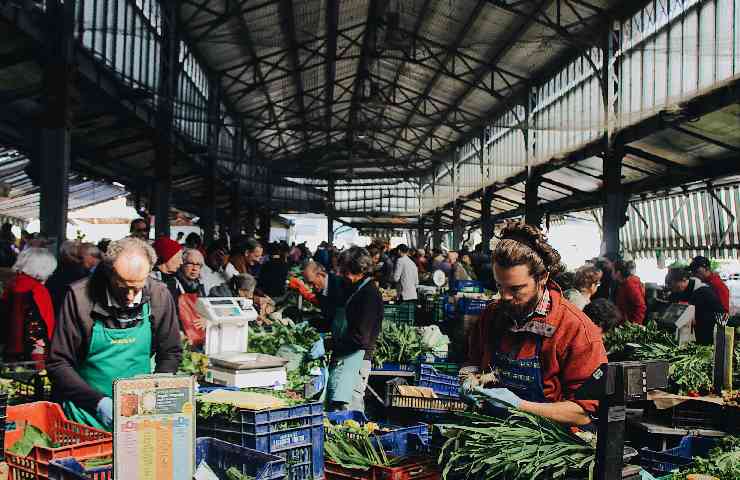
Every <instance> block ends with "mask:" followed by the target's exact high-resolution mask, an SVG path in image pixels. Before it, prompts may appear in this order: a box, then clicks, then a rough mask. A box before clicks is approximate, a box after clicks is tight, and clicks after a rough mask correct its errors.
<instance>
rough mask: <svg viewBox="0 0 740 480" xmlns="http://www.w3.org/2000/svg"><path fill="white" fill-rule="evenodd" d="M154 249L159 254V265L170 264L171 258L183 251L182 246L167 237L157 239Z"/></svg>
mask: <svg viewBox="0 0 740 480" xmlns="http://www.w3.org/2000/svg"><path fill="white" fill-rule="evenodd" d="M153 247H154V251H155V252H157V259H158V261H159V263H167V262H169V261H170V258H172V257H174V256H175V255H176V254H177V252H179V251H180V250H182V245H180V244H179V243H177V242H176V241H174V240H172V239H171V238H170V237H167V236H164V237H159V238H158V239H156V240H155V241H154V245H153Z"/></svg>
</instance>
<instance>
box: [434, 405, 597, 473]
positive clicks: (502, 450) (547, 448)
mask: <svg viewBox="0 0 740 480" xmlns="http://www.w3.org/2000/svg"><path fill="white" fill-rule="evenodd" d="M510 413H511V416H510V417H509V418H506V419H500V418H496V417H489V416H486V415H480V414H470V413H465V414H460V415H461V419H463V423H462V424H460V425H444V426H443V431H444V436H445V437H446V438H447V440H446V442H445V444H444V446H443V447H442V450H441V452H440V454H439V459H438V461H439V463H440V464H441V465H443V466H444V470H443V472H442V476H443V478H445V479H447V478H462V477H465V478H485V479H487V480H494V479H506V480H534V479H537V478H542V479H544V478H547V479H550V478H553V479H555V478H565V477H566V476H567V477H569V478H570V477H576V478H578V477H580V478H590V477H591V476H592V475H593V471H594V467H595V464H596V448H595V444H593V443H591V442H586V441H584V440H582V439H581V438H579V437H578V436H575V435H574V434H572V433H570V432H569V431H567V430H565V429H564V428H563V427H562V426H560V425H559V424H557V423H555V422H553V421H551V420H547V419H545V418H542V417H538V416H536V415H531V414H528V413H524V412H521V411H513V410H512V411H511V412H510Z"/></svg>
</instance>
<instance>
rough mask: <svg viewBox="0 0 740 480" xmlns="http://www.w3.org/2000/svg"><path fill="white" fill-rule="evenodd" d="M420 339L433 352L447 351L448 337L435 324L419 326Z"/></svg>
mask: <svg viewBox="0 0 740 480" xmlns="http://www.w3.org/2000/svg"><path fill="white" fill-rule="evenodd" d="M420 330H421V341H422V342H424V345H426V346H427V347H429V348H431V349H432V350H434V351H435V352H439V353H447V350H448V348H449V345H450V337H448V336H447V335H445V334H443V333H442V331H441V330H440V329H439V327H438V326H437V325H430V326H428V327H421V329H420Z"/></svg>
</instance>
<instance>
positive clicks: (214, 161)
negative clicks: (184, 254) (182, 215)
mask: <svg viewBox="0 0 740 480" xmlns="http://www.w3.org/2000/svg"><path fill="white" fill-rule="evenodd" d="M218 84H219V80H218V78H211V79H210V81H209V85H208V138H207V142H208V144H207V148H208V159H207V165H208V168H207V172H206V178H205V180H206V204H205V205H204V207H203V220H204V222H203V233H204V237H205V241H206V243H207V244H208V243H210V242H211V241H213V237H214V231H215V228H216V182H217V181H218V179H217V165H218V146H219V145H218V143H219V133H220V130H221V128H220V123H221V120H220V118H221V115H220V113H221V112H220V109H221V105H220V95H219V93H220V88H219V85H218Z"/></svg>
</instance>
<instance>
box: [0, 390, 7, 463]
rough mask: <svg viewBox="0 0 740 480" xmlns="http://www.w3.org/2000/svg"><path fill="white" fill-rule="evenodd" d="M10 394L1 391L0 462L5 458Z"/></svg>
mask: <svg viewBox="0 0 740 480" xmlns="http://www.w3.org/2000/svg"><path fill="white" fill-rule="evenodd" d="M7 408H8V394H7V393H4V392H0V462H2V461H3V460H5V419H6V417H7V415H8V412H7Z"/></svg>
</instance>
